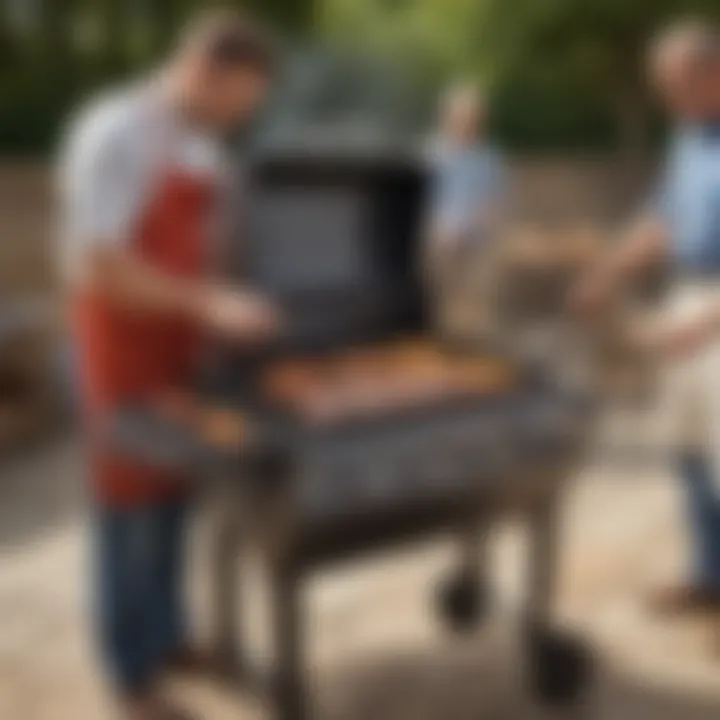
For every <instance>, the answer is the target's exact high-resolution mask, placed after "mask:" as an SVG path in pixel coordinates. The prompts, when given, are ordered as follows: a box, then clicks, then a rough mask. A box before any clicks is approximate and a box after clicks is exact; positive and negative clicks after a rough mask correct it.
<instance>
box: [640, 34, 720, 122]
mask: <svg viewBox="0 0 720 720" xmlns="http://www.w3.org/2000/svg"><path fill="white" fill-rule="evenodd" d="M649 61H650V62H649V64H650V73H651V78H652V81H653V84H654V86H655V87H656V88H657V90H658V92H659V94H660V96H661V97H662V99H663V101H664V102H665V103H666V104H667V106H668V108H669V109H670V110H671V112H673V113H674V114H676V115H677V116H678V117H680V118H681V119H684V120H694V121H697V120H705V119H708V118H710V117H713V118H714V117H718V116H719V115H720V33H718V31H717V30H716V28H714V27H713V26H711V25H708V24H705V23H703V22H700V21H691V22H684V23H678V24H675V25H672V26H670V27H669V28H667V29H665V30H664V31H663V32H661V33H660V34H659V35H658V36H657V37H656V39H655V40H654V42H653V43H652V45H651V48H650V57H649Z"/></svg>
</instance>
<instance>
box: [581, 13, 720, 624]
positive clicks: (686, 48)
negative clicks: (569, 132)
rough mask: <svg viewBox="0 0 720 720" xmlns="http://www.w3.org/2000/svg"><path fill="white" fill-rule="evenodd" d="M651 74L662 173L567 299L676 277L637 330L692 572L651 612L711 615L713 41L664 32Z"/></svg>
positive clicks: (716, 556)
mask: <svg viewBox="0 0 720 720" xmlns="http://www.w3.org/2000/svg"><path fill="white" fill-rule="evenodd" d="M650 71H651V76H652V79H653V82H654V85H655V86H656V88H657V90H658V91H659V94H660V95H661V96H662V98H663V100H664V102H665V104H666V105H667V107H668V108H669V110H670V112H671V114H672V115H673V118H674V120H675V131H674V134H673V138H672V142H671V145H670V150H669V152H668V154H667V160H666V168H665V172H664V177H663V180H662V182H661V183H660V187H659V189H658V191H657V192H656V193H655V196H654V197H653V198H652V200H651V202H650V203H649V204H648V206H647V207H646V209H645V211H644V212H643V213H642V216H641V218H640V219H639V220H638V222H637V223H636V224H634V226H633V228H632V230H631V232H630V234H629V237H628V238H627V239H626V240H625V241H624V242H621V243H620V244H619V246H618V247H617V249H616V250H615V251H613V252H612V253H611V254H610V255H609V257H608V258H607V260H606V261H605V262H603V263H602V264H601V265H600V266H599V267H597V268H595V269H594V270H593V271H592V272H591V273H589V274H588V276H587V277H585V278H584V279H583V280H582V281H581V283H580V284H579V286H578V287H577V288H576V289H575V292H574V293H573V298H572V302H573V305H574V307H575V308H576V310H579V311H581V312H583V313H586V314H587V313H591V314H592V313H594V312H597V311H598V310H599V309H601V308H602V307H603V306H604V305H605V304H606V303H607V302H608V301H609V300H610V299H611V298H612V297H613V295H614V294H615V293H616V291H617V290H618V289H619V288H620V287H621V285H622V284H623V282H624V281H625V279H626V278H628V277H629V276H631V275H633V274H634V273H635V272H637V271H639V270H641V269H642V268H644V267H646V266H647V265H649V264H650V263H653V262H655V261H656V260H657V259H658V258H663V257H666V258H669V259H670V260H671V261H672V263H673V265H674V267H675V271H676V275H677V279H676V282H675V286H674V288H673V290H672V292H671V293H670V297H669V300H668V302H667V306H666V307H665V308H664V310H663V312H662V315H661V318H660V320H659V322H658V323H657V324H651V325H649V326H648V327H645V328H643V329H642V332H641V333H639V335H640V336H641V337H640V338H639V340H641V342H642V344H643V345H644V346H645V347H646V349H648V350H650V351H652V352H654V353H655V354H656V356H657V357H658V358H660V359H662V360H664V362H665V365H666V366H667V373H666V375H665V383H664V394H665V395H666V399H667V406H666V407H665V408H664V413H665V417H666V418H667V420H668V425H669V426H671V427H669V433H668V437H667V439H668V441H669V442H670V443H671V445H672V446H673V447H675V448H676V451H677V457H678V469H679V472H680V475H681V477H682V479H683V481H684V487H685V490H686V497H687V518H688V524H689V529H690V534H691V541H692V565H691V569H690V573H689V575H688V577H687V579H685V580H684V581H683V582H681V583H679V584H678V585H677V586H673V587H670V588H669V589H662V590H661V591H660V592H659V593H658V594H657V596H654V597H653V598H652V607H653V609H655V610H658V611H662V612H685V611H696V610H701V611H705V610H713V611H716V610H718V609H720V450H719V449H718V448H720V382H719V380H720V33H719V32H718V30H717V29H716V28H714V27H711V26H708V25H706V24H704V23H702V22H699V23H698V22H691V23H682V24H680V25H677V26H673V27H671V28H669V29H668V30H667V31H665V32H663V33H662V34H661V35H660V36H659V38H658V39H657V40H656V41H655V42H654V43H653V45H652V48H651V52H650Z"/></svg>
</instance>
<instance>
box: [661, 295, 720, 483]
mask: <svg viewBox="0 0 720 720" xmlns="http://www.w3.org/2000/svg"><path fill="white" fill-rule="evenodd" d="M718 302H720V282H698V283H692V282H690V283H681V284H680V285H679V286H678V287H677V288H676V289H675V290H674V291H673V292H672V294H671V296H670V298H669V299H668V301H667V303H666V305H665V309H664V315H663V320H664V322H669V323H670V324H671V325H672V324H674V323H684V322H689V321H692V320H693V318H696V317H697V316H698V315H699V314H700V313H702V312H703V311H704V310H705V309H706V308H707V307H708V305H709V304H711V303H718ZM662 380H663V384H662V401H663V402H662V407H661V412H662V413H663V417H662V427H663V430H664V432H665V434H666V439H667V441H668V442H669V443H670V446H671V447H673V448H674V449H676V450H678V451H679V452H687V451H700V452H702V453H703V454H705V455H707V456H708V457H711V458H712V460H713V463H714V464H715V465H716V470H717V472H716V476H717V477H718V478H720V336H718V337H717V339H714V340H713V341H712V342H709V343H708V344H707V345H705V346H703V347H702V348H700V350H699V351H697V352H695V353H693V354H691V355H689V356H687V357H684V358H681V359H680V360H671V361H670V362H669V363H668V366H667V367H666V368H665V369H664V371H663V374H662Z"/></svg>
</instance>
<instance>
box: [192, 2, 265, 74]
mask: <svg viewBox="0 0 720 720" xmlns="http://www.w3.org/2000/svg"><path fill="white" fill-rule="evenodd" d="M180 50H181V51H195V52H200V53H201V54H203V55H204V56H205V57H206V58H207V59H208V60H210V62H212V63H214V64H216V65H218V66H221V67H227V68H251V69H253V70H256V71H258V72H260V73H263V74H266V75H273V74H274V73H275V71H276V69H277V66H278V49H277V45H276V41H275V38H274V36H273V35H272V34H271V33H270V32H269V31H268V30H267V29H266V28H265V27H264V26H262V25H261V24H260V23H258V22H257V21H256V20H255V19H253V18H251V17H250V16H248V15H246V14H244V13H241V12H238V11H236V10H232V9H220V10H217V9H216V10H210V11H205V12H204V13H202V14H200V15H198V16H196V17H195V18H194V19H193V20H192V21H191V22H190V23H189V24H188V26H187V28H186V30H185V32H184V33H183V35H182V36H181V40H180Z"/></svg>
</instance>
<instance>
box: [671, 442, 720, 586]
mask: <svg viewBox="0 0 720 720" xmlns="http://www.w3.org/2000/svg"><path fill="white" fill-rule="evenodd" d="M680 472H681V474H682V477H683V480H684V481H685V487H686V490H687V500H688V513H689V519H690V531H691V540H692V553H693V554H692V563H693V568H692V573H693V574H692V581H693V584H695V585H697V586H698V587H703V588H711V589H717V590H720V491H718V489H717V486H716V485H715V483H714V478H713V468H712V465H711V463H710V461H709V460H708V458H706V457H704V456H703V455H701V454H686V455H683V456H682V457H681V458H680Z"/></svg>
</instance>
